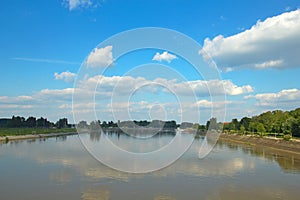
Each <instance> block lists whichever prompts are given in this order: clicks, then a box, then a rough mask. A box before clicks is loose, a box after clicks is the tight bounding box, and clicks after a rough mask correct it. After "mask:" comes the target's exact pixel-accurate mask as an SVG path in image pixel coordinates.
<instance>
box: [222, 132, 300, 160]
mask: <svg viewBox="0 0 300 200" xmlns="http://www.w3.org/2000/svg"><path fill="white" fill-rule="evenodd" d="M218 141H221V142H223V141H224V142H229V143H236V144H241V145H247V146H257V147H263V148H269V149H274V150H279V151H284V152H287V153H293V154H297V155H299V156H300V140H299V139H291V140H285V139H283V138H275V137H266V136H258V135H241V134H228V133H222V134H220V136H219V140H218Z"/></svg>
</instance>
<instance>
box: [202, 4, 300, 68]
mask: <svg viewBox="0 0 300 200" xmlns="http://www.w3.org/2000/svg"><path fill="white" fill-rule="evenodd" d="M299 35H300V10H299V9H298V10H295V11H291V12H286V13H283V14H281V15H278V16H274V17H270V18H267V19H266V20H264V21H258V22H257V23H256V24H255V25H254V26H252V27H251V28H250V29H248V30H245V31H244V32H241V33H239V34H236V35H233V36H230V37H224V36H223V35H219V36H217V37H215V38H214V39H212V40H210V39H209V38H207V39H205V41H204V45H203V48H202V49H201V50H200V51H199V54H200V55H202V56H203V58H204V59H208V57H207V56H206V54H205V52H206V53H207V54H208V55H209V56H211V58H212V59H214V60H215V61H216V63H217V64H218V66H219V67H220V68H223V69H225V71H231V70H234V69H237V68H254V69H267V68H278V69H284V68H293V67H300V56H299V52H300V39H299Z"/></svg>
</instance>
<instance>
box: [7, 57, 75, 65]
mask: <svg viewBox="0 0 300 200" xmlns="http://www.w3.org/2000/svg"><path fill="white" fill-rule="evenodd" d="M12 59H13V60H18V61H27V62H40V63H54V64H69V65H80V64H81V63H80V62H72V61H66V60H53V59H41V58H26V57H15V58H12Z"/></svg>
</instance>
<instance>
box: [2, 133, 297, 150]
mask: <svg viewBox="0 0 300 200" xmlns="http://www.w3.org/2000/svg"><path fill="white" fill-rule="evenodd" d="M76 134H77V132H58V133H45V134H26V135H11V136H0V142H8V141H13V140H26V139H39V138H49V137H59V136H67V135H76ZM219 140H220V141H224V142H230V143H238V144H243V145H249V146H260V147H267V148H271V149H276V150H280V151H285V152H289V153H296V154H298V155H300V140H299V139H292V140H289V141H285V140H283V139H282V138H274V137H260V136H254V135H239V134H227V133H222V134H221V135H220V137H219Z"/></svg>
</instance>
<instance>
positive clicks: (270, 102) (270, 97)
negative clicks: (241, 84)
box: [245, 89, 300, 108]
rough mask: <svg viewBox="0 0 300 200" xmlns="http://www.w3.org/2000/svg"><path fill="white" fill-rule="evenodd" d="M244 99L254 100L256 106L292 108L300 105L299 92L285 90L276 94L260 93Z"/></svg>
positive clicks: (296, 90)
mask: <svg viewBox="0 0 300 200" xmlns="http://www.w3.org/2000/svg"><path fill="white" fill-rule="evenodd" d="M245 98H246V99H249V98H255V99H256V100H257V105H258V106H266V107H280V108H281V107H283V108H289V107H291V108H294V107H297V106H299V105H300V90H298V89H285V90H281V91H280V92H278V93H262V94H256V95H250V96H246V97H245Z"/></svg>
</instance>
